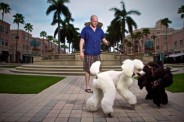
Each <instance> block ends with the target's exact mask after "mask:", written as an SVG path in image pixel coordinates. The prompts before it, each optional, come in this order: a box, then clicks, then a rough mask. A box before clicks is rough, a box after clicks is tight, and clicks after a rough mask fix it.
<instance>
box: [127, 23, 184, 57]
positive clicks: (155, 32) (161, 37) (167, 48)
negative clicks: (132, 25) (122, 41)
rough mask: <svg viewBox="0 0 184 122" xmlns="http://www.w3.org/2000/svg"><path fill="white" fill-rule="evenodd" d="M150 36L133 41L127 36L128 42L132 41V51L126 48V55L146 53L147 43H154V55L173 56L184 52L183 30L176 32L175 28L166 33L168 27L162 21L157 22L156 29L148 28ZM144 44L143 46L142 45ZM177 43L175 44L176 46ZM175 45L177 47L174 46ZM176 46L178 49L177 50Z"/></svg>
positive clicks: (140, 30) (139, 30) (138, 30)
mask: <svg viewBox="0 0 184 122" xmlns="http://www.w3.org/2000/svg"><path fill="white" fill-rule="evenodd" d="M144 29H146V28H141V29H136V30H135V31H134V32H133V33H136V32H142V31H143V30H144ZM147 29H149V31H150V34H148V35H147V36H145V35H142V38H138V39H136V38H135V39H133V40H132V39H131V36H130V35H128V36H126V39H127V40H132V50H133V51H131V50H130V48H128V47H127V46H125V51H126V53H128V54H129V53H146V51H147V50H146V46H145V45H146V43H147V42H148V41H152V54H154V55H159V54H161V53H165V54H168V55H169V54H172V53H177V52H183V51H184V47H183V46H184V44H183V40H184V38H183V37H184V36H182V35H183V33H184V32H183V31H184V30H183V29H181V30H175V29H174V28H168V29H167V33H166V27H165V26H164V25H162V24H161V20H159V21H157V22H156V25H155V28H147ZM141 43H142V44H141ZM174 43H175V44H174ZM174 45H175V46H174ZM176 46H178V48H177V49H176Z"/></svg>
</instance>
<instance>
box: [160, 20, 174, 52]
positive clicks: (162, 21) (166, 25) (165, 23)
mask: <svg viewBox="0 0 184 122" xmlns="http://www.w3.org/2000/svg"><path fill="white" fill-rule="evenodd" d="M169 23H172V21H170V20H169V19H168V18H164V19H162V20H161V24H162V25H164V26H165V27H166V30H165V40H166V54H168V40H167V29H168V27H169Z"/></svg>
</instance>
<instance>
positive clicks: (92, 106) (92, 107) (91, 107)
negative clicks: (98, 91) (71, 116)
mask: <svg viewBox="0 0 184 122" xmlns="http://www.w3.org/2000/svg"><path fill="white" fill-rule="evenodd" d="M88 110H89V111H97V108H96V107H95V106H94V105H90V106H88Z"/></svg>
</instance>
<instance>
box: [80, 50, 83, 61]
mask: <svg viewBox="0 0 184 122" xmlns="http://www.w3.org/2000/svg"><path fill="white" fill-rule="evenodd" d="M80 59H82V60H83V59H84V52H80Z"/></svg>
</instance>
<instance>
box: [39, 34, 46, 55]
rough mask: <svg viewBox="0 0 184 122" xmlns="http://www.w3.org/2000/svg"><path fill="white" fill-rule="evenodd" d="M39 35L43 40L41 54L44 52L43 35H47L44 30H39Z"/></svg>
mask: <svg viewBox="0 0 184 122" xmlns="http://www.w3.org/2000/svg"><path fill="white" fill-rule="evenodd" d="M40 37H43V41H42V54H43V53H44V52H45V50H44V49H45V47H44V37H47V32H45V31H41V32H40Z"/></svg>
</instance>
